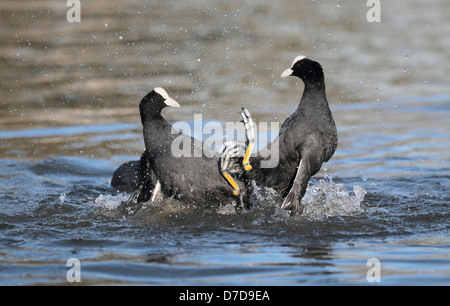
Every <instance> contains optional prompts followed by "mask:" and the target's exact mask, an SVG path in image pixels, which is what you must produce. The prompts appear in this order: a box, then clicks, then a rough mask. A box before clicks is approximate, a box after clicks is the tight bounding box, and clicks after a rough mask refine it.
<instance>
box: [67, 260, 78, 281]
mask: <svg viewBox="0 0 450 306" xmlns="http://www.w3.org/2000/svg"><path fill="white" fill-rule="evenodd" d="M66 266H67V267H70V269H69V270H68V271H67V273H66V279H67V281H68V282H69V283H74V282H75V283H79V282H81V262H80V260H79V259H78V258H69V259H68V260H67V263H66Z"/></svg>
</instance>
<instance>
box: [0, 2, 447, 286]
mask: <svg viewBox="0 0 450 306" xmlns="http://www.w3.org/2000/svg"><path fill="white" fill-rule="evenodd" d="M380 2H381V5H382V9H381V14H382V16H381V22H379V23H370V22H368V21H367V19H366V14H367V11H368V9H369V8H368V7H367V6H366V1H345V3H344V2H343V1H319V0H317V1H301V3H300V2H299V1H294V0H285V1H282V2H281V3H280V2H275V1H269V0H263V1H254V2H245V3H244V2H242V1H238V0H229V1H227V2H226V3H225V2H223V1H215V2H214V3H210V2H208V3H206V2H204V1H202V0H198V1H182V0H173V1H159V2H157V3H156V2H155V3H140V2H135V1H127V2H125V3H123V1H122V2H120V3H119V2H115V1H81V6H82V7H81V14H82V16H81V22H80V23H69V22H67V20H66V18H65V16H66V13H67V10H68V7H67V6H65V2H64V1H61V3H59V4H58V3H55V1H39V2H30V1H10V2H8V3H6V2H5V3H4V4H3V3H2V10H1V12H0V15H1V18H0V23H1V25H2V32H1V33H0V37H1V39H0V59H1V60H0V68H1V71H2V74H1V76H0V79H1V83H2V86H1V87H0V285H52V284H58V285H67V284H70V285H71V284H78V283H76V282H75V283H72V282H69V281H70V280H72V279H71V276H74V275H76V276H80V281H81V282H80V284H84V285H116V284H118V285H122V284H124V285H134V284H146V285H256V286H258V285H303V284H307V285H370V286H373V285H375V286H376V285H450V238H449V237H450V235H449V230H450V221H449V220H450V218H449V217H450V208H449V205H450V192H449V190H450V165H449V162H450V159H449V156H450V155H449V152H450V107H449V106H450V91H449V82H450V80H449V78H448V75H449V74H450V70H449V67H448V65H447V62H448V50H449V49H450V44H449V41H450V40H448V39H444V36H445V35H444V34H443V33H449V32H450V20H449V18H448V16H449V10H450V2H448V1H434V2H433V4H431V3H428V2H423V1H419V0H408V1H380ZM388 2H389V3H388ZM3 6H4V7H3ZM299 54H303V55H306V56H308V57H310V58H312V59H315V60H317V61H319V62H320V63H321V64H322V66H323V68H324V73H325V76H326V78H325V81H326V88H327V97H328V100H329V102H330V108H331V110H332V112H333V116H334V118H335V121H336V124H337V128H338V133H339V145H338V148H337V151H336V154H335V155H334V156H333V158H332V159H331V160H330V161H329V162H328V163H327V164H325V165H324V167H323V169H322V170H321V171H320V172H319V173H318V174H317V175H316V176H315V177H314V178H313V179H312V180H311V181H310V184H309V187H308V191H307V193H306V195H305V197H304V199H303V204H304V205H305V210H304V215H302V216H298V217H290V216H288V215H287V214H286V212H285V211H282V210H280V209H279V207H280V205H281V199H280V198H279V197H277V196H276V195H274V194H271V193H263V192H258V193H256V194H254V195H253V197H254V201H255V202H254V203H255V205H254V207H253V208H252V209H250V210H248V211H247V210H244V211H238V212H236V211H235V210H234V208H233V207H228V206H226V207H220V208H218V207H211V208H210V209H201V208H196V207H192V206H187V205H185V204H183V203H180V202H177V201H176V200H174V199H166V200H164V201H162V202H158V203H148V205H144V206H143V207H142V208H141V209H140V210H139V211H137V212H136V213H135V214H133V215H129V214H126V213H124V211H123V210H122V209H121V206H120V203H121V202H122V201H124V200H126V199H127V198H128V196H129V195H127V194H120V193H118V192H117V191H116V190H114V189H113V188H111V187H110V179H111V176H112V173H113V171H114V170H115V169H116V168H117V167H118V166H119V165H121V164H122V163H123V162H126V161H128V160H137V159H138V158H139V156H140V154H141V152H142V150H143V149H144V144H143V140H142V131H141V124H140V118H139V111H138V104H139V101H140V99H141V98H142V96H143V95H145V94H146V93H148V92H149V91H150V90H151V89H152V88H154V87H156V86H162V87H164V88H165V89H166V90H167V92H168V93H169V94H170V96H171V97H173V98H174V99H175V100H177V101H178V102H179V103H180V105H181V107H180V108H179V109H167V110H164V116H165V117H166V118H167V119H168V120H169V121H170V122H173V123H175V122H185V123H186V122H187V123H189V124H192V123H193V121H194V119H195V116H196V115H197V116H198V115H200V114H201V115H202V116H203V117H202V118H203V121H204V123H207V122H216V123H218V124H221V125H222V126H224V125H225V123H226V122H236V121H238V120H240V118H239V115H238V112H239V110H240V108H241V107H242V106H245V107H246V108H248V109H249V110H250V111H251V112H252V115H253V118H254V120H255V122H256V124H258V123H260V122H266V123H271V122H277V123H280V124H281V123H282V122H283V120H284V119H285V118H286V117H287V116H289V114H290V113H292V111H293V110H294V109H295V108H296V106H297V103H298V101H299V100H300V95H301V92H302V90H303V85H302V83H301V82H300V81H299V80H297V79H295V78H283V79H281V78H280V77H279V76H280V74H281V73H282V71H284V70H285V69H286V68H288V66H289V65H290V64H291V62H292V59H293V58H294V57H295V56H297V55H299ZM269 135H270V134H269ZM260 136H261V137H262V136H267V135H260ZM71 259H75V260H77V261H78V262H79V264H80V266H79V268H80V269H79V270H77V271H72V270H71V269H72V268H74V269H75V266H72V265H69V266H67V263H68V261H69V260H71ZM69 262H70V261H69ZM372 262H375V263H379V265H378V266H377V265H371V263H372ZM68 272H70V273H71V272H73V273H75V274H70V273H69V274H70V275H69V277H68V274H67V273H68ZM375 276H377V277H378V278H376V277H375ZM373 280H379V281H380V282H371V281H373Z"/></svg>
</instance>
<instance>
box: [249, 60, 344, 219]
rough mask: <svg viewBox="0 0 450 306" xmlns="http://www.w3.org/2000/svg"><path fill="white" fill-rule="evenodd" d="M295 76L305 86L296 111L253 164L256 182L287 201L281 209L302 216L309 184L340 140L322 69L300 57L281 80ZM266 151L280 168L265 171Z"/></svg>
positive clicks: (270, 168)
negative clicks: (302, 204) (273, 190)
mask: <svg viewBox="0 0 450 306" xmlns="http://www.w3.org/2000/svg"><path fill="white" fill-rule="evenodd" d="M286 76H296V77H299V78H300V79H301V80H302V81H303V83H304V84H305V88H304V91H303V95H302V98H301V100H300V104H299V105H298V107H297V109H296V111H295V112H294V113H293V114H292V115H290V116H289V117H288V118H287V119H286V120H285V121H284V122H283V124H282V126H281V129H280V133H279V135H278V137H277V138H276V139H275V140H274V141H273V142H272V143H271V144H269V145H268V146H267V147H266V148H264V149H262V150H261V151H260V152H259V154H258V156H257V157H255V158H253V159H252V160H251V164H252V166H253V169H255V170H256V171H257V172H258V173H259V175H258V176H257V177H256V178H255V179H256V180H257V182H258V183H259V184H260V185H262V186H265V187H271V188H273V189H275V190H276V191H278V192H279V193H280V194H281V195H282V196H283V197H285V199H284V202H283V205H282V208H285V209H288V210H293V213H294V214H300V213H301V212H302V208H301V205H300V202H301V199H302V197H303V195H304V194H305V192H306V188H307V186H308V181H309V179H310V178H311V176H313V175H314V174H316V173H317V172H318V171H319V170H320V168H321V166H322V163H324V162H327V161H328V160H329V159H330V158H331V157H332V156H333V154H334V152H335V151H336V147H337V142H338V137H337V131H336V125H335V123H334V119H333V115H332V114H331V110H330V108H329V106H328V101H327V97H326V93H325V80H324V73H323V70H322V66H321V65H320V64H319V63H318V62H315V61H313V60H311V59H308V58H306V57H304V56H297V57H296V58H295V59H294V61H293V63H292V66H291V67H290V68H289V69H287V70H286V71H284V72H283V74H282V75H281V77H286ZM264 150H270V151H272V152H273V150H277V153H278V154H279V161H278V164H277V165H276V166H274V167H269V168H264V167H262V165H263V161H264V160H267V159H268V158H263V157H261V156H268V152H267V151H266V152H263V151H264Z"/></svg>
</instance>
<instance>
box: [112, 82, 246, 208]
mask: <svg viewBox="0 0 450 306" xmlns="http://www.w3.org/2000/svg"><path fill="white" fill-rule="evenodd" d="M167 106H170V107H179V104H178V103H177V102H176V101H175V100H173V99H171V98H170V97H169V95H168V94H167V92H166V91H165V90H164V89H163V88H161V87H156V88H155V89H154V90H152V91H151V92H150V93H149V94H147V95H146V96H145V97H144V98H143V99H142V101H141V103H140V105H139V109H140V114H141V121H142V125H143V134H144V142H145V152H144V154H143V155H142V157H141V160H140V162H139V168H140V170H139V175H138V180H139V183H138V186H139V188H138V189H137V191H136V192H137V194H135V195H133V197H134V198H135V199H136V201H137V202H144V201H147V200H149V199H150V196H151V197H152V199H154V198H155V196H156V194H155V193H156V192H157V191H158V192H160V193H161V195H163V196H166V197H175V198H177V199H180V200H181V201H183V202H186V203H190V204H208V205H210V204H227V203H233V202H234V203H237V201H239V198H238V197H236V195H237V194H238V193H237V192H236V190H235V189H237V190H239V188H242V189H244V187H245V186H244V183H243V182H234V180H233V182H229V181H227V180H226V179H225V178H224V176H223V173H222V172H221V170H220V160H219V158H218V157H216V155H215V153H214V151H212V149H211V148H209V147H207V146H205V145H204V143H203V142H202V141H200V140H198V139H196V138H194V137H191V136H188V135H185V134H183V133H181V132H180V131H177V130H175V129H174V128H173V127H172V126H171V125H170V124H169V123H168V122H167V121H166V120H165V119H164V118H163V117H162V116H161V111H162V110H163V109H164V108H165V107H167ZM175 140H176V141H175ZM174 143H176V144H183V145H186V144H188V145H190V149H191V150H190V152H191V153H192V154H191V156H184V155H181V156H180V154H178V153H176V152H174V150H173V148H172V146H173V145H174ZM175 151H176V150H175ZM183 152H185V150H183ZM134 163H136V162H131V165H135V164H134ZM118 170H119V169H118ZM118 170H117V171H118ZM128 175H130V176H128V178H127V179H126V180H127V181H129V180H130V178H133V173H131V174H130V172H128ZM125 176H126V175H125ZM230 183H231V184H235V186H230ZM233 188H234V189H233ZM152 189H153V191H152ZM240 195H241V196H242V193H241V194H240ZM241 199H242V198H241Z"/></svg>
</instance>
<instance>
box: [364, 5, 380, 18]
mask: <svg viewBox="0 0 450 306" xmlns="http://www.w3.org/2000/svg"><path fill="white" fill-rule="evenodd" d="M367 6H370V7H371V8H370V9H369V10H368V11H367V14H366V19H367V21H368V22H381V3H380V0H368V1H367Z"/></svg>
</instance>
